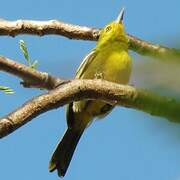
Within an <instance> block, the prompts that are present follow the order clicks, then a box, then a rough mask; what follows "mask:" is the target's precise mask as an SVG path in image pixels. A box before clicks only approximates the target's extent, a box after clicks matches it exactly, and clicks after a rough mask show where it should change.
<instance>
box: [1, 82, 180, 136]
mask: <svg viewBox="0 0 180 180" xmlns="http://www.w3.org/2000/svg"><path fill="white" fill-rule="evenodd" d="M83 99H98V100H102V101H105V102H109V103H110V104H113V105H121V106H125V107H129V108H134V109H137V110H140V111H143V112H146V113H149V114H151V115H155V116H160V117H165V118H167V119H169V120H170V121H174V122H180V102H178V101H175V100H173V99H170V98H168V97H162V96H158V95H156V94H154V93H151V92H147V91H144V90H140V89H136V88H134V87H131V86H125V85H119V84H116V83H112V82H108V81H104V80H72V81H71V82H67V83H65V84H63V85H61V86H59V87H57V88H55V89H53V90H51V91H49V92H48V93H45V94H43V95H40V96H37V97H35V98H33V99H32V100H30V101H28V102H27V103H25V104H24V105H22V106H21V107H20V108H18V109H16V110H15V111H14V112H12V113H10V114H8V115H7V116H5V117H4V118H2V119H0V137H1V138H2V137H4V136H6V135H8V134H10V133H12V132H13V131H15V130H16V129H18V128H20V127H21V126H22V125H24V124H26V123H27V122H29V121H30V120H32V119H33V118H35V117H36V116H38V115H39V114H42V113H44V112H46V111H49V110H51V109H54V108H58V107H60V106H63V105H65V104H68V103H70V102H72V101H77V100H83Z"/></svg>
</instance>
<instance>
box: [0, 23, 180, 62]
mask: <svg viewBox="0 0 180 180" xmlns="http://www.w3.org/2000/svg"><path fill="white" fill-rule="evenodd" d="M21 34H30V35H38V36H44V35H52V34H53V35H61V36H64V37H67V38H70V39H83V40H92V41H96V40H97V39H98V37H99V29H97V28H89V27H85V26H78V25H73V24H67V23H64V22H61V21H58V20H49V21H31V20H17V21H6V20H1V21H0V35H1V36H4V35H9V36H12V37H15V36H17V35H21ZM127 36H128V39H129V48H130V49H131V50H133V51H135V52H137V53H139V54H141V55H147V56H152V57H158V58H163V59H164V58H165V59H169V58H171V57H173V58H174V57H177V56H178V57H180V51H179V50H177V49H173V48H168V47H163V46H160V45H155V44H151V43H149V42H147V41H143V40H141V39H139V38H136V37H134V36H132V35H127Z"/></svg>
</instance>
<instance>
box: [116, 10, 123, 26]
mask: <svg viewBox="0 0 180 180" xmlns="http://www.w3.org/2000/svg"><path fill="white" fill-rule="evenodd" d="M124 10H125V8H124V7H123V8H122V9H121V11H120V13H119V15H118V17H117V19H116V22H117V23H122V21H123V17H124Z"/></svg>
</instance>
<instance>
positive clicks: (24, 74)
mask: <svg viewBox="0 0 180 180" xmlns="http://www.w3.org/2000/svg"><path fill="white" fill-rule="evenodd" d="M0 71H5V72H7V73H10V74H12V75H15V76H17V77H19V78H21V79H22V80H23V82H21V84H23V86H24V87H36V88H45V89H53V88H55V87H56V86H57V85H58V84H60V82H61V81H62V80H60V79H59V78H56V77H53V76H51V75H49V74H48V73H46V72H40V71H37V70H35V69H33V68H30V67H28V66H26V65H24V64H20V63H17V62H16V61H13V60H10V59H8V58H6V57H2V56H0Z"/></svg>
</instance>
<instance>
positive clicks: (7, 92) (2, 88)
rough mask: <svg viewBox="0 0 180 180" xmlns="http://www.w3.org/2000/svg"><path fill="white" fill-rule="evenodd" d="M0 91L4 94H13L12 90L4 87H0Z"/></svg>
mask: <svg viewBox="0 0 180 180" xmlns="http://www.w3.org/2000/svg"><path fill="white" fill-rule="evenodd" d="M0 91H3V92H4V93H6V94H13V93H15V92H14V90H13V89H11V88H9V87H6V86H0Z"/></svg>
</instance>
